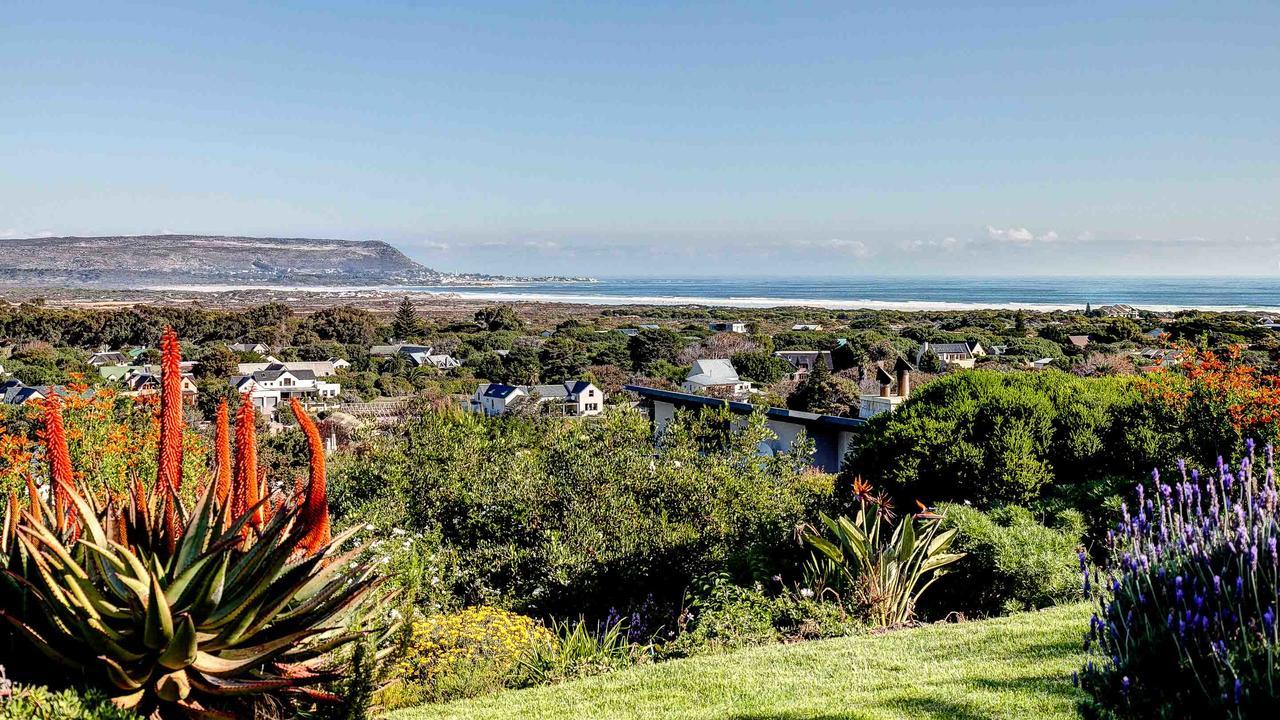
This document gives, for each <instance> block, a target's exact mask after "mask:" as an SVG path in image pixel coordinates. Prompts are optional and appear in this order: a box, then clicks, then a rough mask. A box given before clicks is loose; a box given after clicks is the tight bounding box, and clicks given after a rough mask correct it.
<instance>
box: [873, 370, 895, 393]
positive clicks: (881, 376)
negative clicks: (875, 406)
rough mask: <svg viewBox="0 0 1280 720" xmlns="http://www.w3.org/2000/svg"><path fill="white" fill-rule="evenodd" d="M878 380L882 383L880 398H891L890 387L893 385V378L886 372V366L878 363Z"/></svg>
mask: <svg viewBox="0 0 1280 720" xmlns="http://www.w3.org/2000/svg"><path fill="white" fill-rule="evenodd" d="M876 380H878V381H879V382H880V397H882V398H887V397H890V393H889V385H890V384H892V383H893V376H892V375H890V374H889V373H888V372H886V371H885V369H884V365H881V364H880V363H876Z"/></svg>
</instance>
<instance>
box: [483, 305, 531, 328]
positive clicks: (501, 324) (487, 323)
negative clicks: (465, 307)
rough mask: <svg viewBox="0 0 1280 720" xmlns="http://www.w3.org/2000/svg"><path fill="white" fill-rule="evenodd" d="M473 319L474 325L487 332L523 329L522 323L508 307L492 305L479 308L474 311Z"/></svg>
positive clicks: (513, 310)
mask: <svg viewBox="0 0 1280 720" xmlns="http://www.w3.org/2000/svg"><path fill="white" fill-rule="evenodd" d="M474 317H475V321H476V324H477V325H479V326H480V327H481V328H482V329H484V330H488V331H489V332H493V331H495V330H521V329H523V328H524V321H523V320H521V319H520V316H519V315H517V314H516V311H515V308H512V307H511V306H510V305H494V306H492V307H487V308H481V309H479V310H477V311H476V314H475V316H474Z"/></svg>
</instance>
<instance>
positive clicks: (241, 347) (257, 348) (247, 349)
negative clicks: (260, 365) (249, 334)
mask: <svg viewBox="0 0 1280 720" xmlns="http://www.w3.org/2000/svg"><path fill="white" fill-rule="evenodd" d="M227 349H228V350H230V351H231V352H242V353H257V354H259V355H266V354H267V353H269V352H271V348H269V347H267V346H266V345H264V344H263V343H232V344H231V345H228V346H227Z"/></svg>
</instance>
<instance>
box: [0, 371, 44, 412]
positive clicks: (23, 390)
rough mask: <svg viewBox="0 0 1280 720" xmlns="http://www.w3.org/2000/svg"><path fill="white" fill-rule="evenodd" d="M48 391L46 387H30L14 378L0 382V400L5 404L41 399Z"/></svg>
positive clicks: (20, 403) (24, 402) (22, 403)
mask: <svg viewBox="0 0 1280 720" xmlns="http://www.w3.org/2000/svg"><path fill="white" fill-rule="evenodd" d="M49 392H50V389H49V388H48V387H32V386H30V385H27V384H25V383H23V382H22V381H21V380H18V379H16V378H15V379H12V380H5V381H4V382H2V383H0V401H2V402H4V404H6V405H25V404H26V403H28V402H31V401H32V400H43V399H45V398H46V397H48V395H49Z"/></svg>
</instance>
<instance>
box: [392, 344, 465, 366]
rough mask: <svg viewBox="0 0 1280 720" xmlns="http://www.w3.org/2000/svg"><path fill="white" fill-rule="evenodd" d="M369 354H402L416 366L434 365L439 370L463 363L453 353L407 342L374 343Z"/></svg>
mask: <svg viewBox="0 0 1280 720" xmlns="http://www.w3.org/2000/svg"><path fill="white" fill-rule="evenodd" d="M369 355H370V356H372V357H395V356H397V355H400V356H402V357H404V358H405V359H406V360H408V361H409V363H410V364H411V365H413V366H414V367H433V368H435V369H437V370H452V369H453V368H457V367H462V363H460V362H458V360H457V359H456V358H454V357H453V356H452V355H448V354H446V353H438V352H436V351H435V349H434V348H432V347H431V346H429V345H410V344H407V343H398V344H395V345H374V346H373V347H371V348H369Z"/></svg>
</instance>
